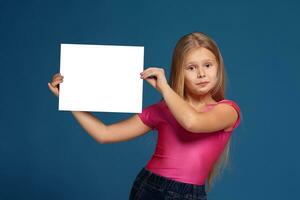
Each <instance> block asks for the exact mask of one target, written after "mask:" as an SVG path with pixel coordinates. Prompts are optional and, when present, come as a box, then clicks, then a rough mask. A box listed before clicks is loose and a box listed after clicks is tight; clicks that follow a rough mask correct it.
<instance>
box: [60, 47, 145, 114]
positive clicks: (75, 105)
mask: <svg viewBox="0 0 300 200" xmlns="http://www.w3.org/2000/svg"><path fill="white" fill-rule="evenodd" d="M60 53H61V54H60V73H61V75H62V76H64V80H63V82H62V83H61V84H60V86H59V87H60V89H59V106H58V107H59V108H58V109H59V110H65V111H94V112H124V113H141V112H142V97H143V95H142V94H143V79H141V78H140V73H141V72H142V71H143V70H144V67H143V66H144V47H143V46H117V45H90V44H61V52H60Z"/></svg>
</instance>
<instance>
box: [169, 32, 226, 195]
mask: <svg viewBox="0 0 300 200" xmlns="http://www.w3.org/2000/svg"><path fill="white" fill-rule="evenodd" d="M198 47H204V48H206V49H208V50H210V51H211V52H212V53H213V54H214V55H215V57H216V61H217V63H218V70H217V83H216V85H215V87H214V88H212V90H211V91H210V93H211V96H212V98H213V99H214V100H215V101H221V100H223V99H224V98H225V79H227V75H226V72H225V68H224V62H223V58H222V55H221V53H220V50H219V48H218V46H217V44H216V43H215V41H214V40H213V39H212V38H210V37H209V36H208V35H206V34H204V33H202V32H193V33H189V34H187V35H184V36H183V37H182V38H180V40H179V41H178V42H177V44H176V46H175V49H174V52H173V57H172V64H171V74H170V79H169V80H168V83H169V85H170V87H171V88H172V89H173V90H174V91H175V92H176V93H177V94H178V95H179V96H181V97H182V98H183V99H184V97H185V91H184V71H183V67H182V65H183V61H184V58H185V56H186V54H187V53H188V52H189V51H190V50H192V49H195V48H198ZM230 138H231V137H230ZM230 138H229V140H228V142H227V144H226V146H225V148H224V150H223V152H222V154H221V156H220V157H219V159H218V161H217V162H216V163H215V164H214V166H213V168H212V169H211V171H210V172H209V175H208V178H207V186H208V187H207V188H208V189H207V191H210V189H211V186H212V183H213V180H214V179H215V178H216V177H217V176H218V175H219V174H220V172H221V169H223V168H222V166H224V167H225V166H226V165H227V164H228V160H229V150H230V143H231V139H230Z"/></svg>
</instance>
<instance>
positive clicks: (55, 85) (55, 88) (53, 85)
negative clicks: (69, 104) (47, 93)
mask: <svg viewBox="0 0 300 200" xmlns="http://www.w3.org/2000/svg"><path fill="white" fill-rule="evenodd" d="M63 79H64V77H63V76H62V75H61V74H60V73H57V74H54V75H53V77H52V81H51V82H50V83H48V87H49V89H50V90H51V92H52V93H53V94H54V95H55V96H57V97H59V84H60V83H62V82H63Z"/></svg>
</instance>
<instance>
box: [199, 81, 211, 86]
mask: <svg viewBox="0 0 300 200" xmlns="http://www.w3.org/2000/svg"><path fill="white" fill-rule="evenodd" d="M207 83H209V82H208V81H205V82H201V83H196V85H206V84H207Z"/></svg>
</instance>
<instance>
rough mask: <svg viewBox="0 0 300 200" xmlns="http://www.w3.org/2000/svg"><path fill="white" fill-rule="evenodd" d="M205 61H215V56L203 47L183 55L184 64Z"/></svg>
mask: <svg viewBox="0 0 300 200" xmlns="http://www.w3.org/2000/svg"><path fill="white" fill-rule="evenodd" d="M205 61H213V62H215V61H216V57H215V55H214V54H213V53H212V52H211V51H210V50H208V49H206V48H204V47H199V48H197V49H192V50H190V52H188V53H187V54H186V55H185V58H184V62H185V63H189V62H205Z"/></svg>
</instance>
